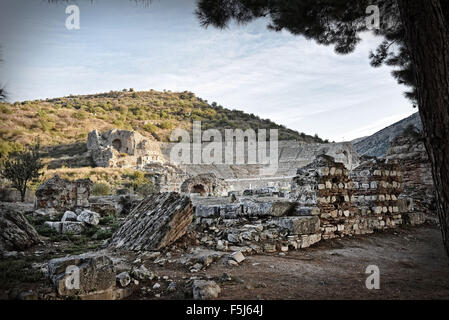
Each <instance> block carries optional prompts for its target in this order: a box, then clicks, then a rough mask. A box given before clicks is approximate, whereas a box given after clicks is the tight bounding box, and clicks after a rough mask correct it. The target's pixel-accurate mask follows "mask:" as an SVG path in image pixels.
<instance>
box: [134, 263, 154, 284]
mask: <svg viewBox="0 0 449 320" xmlns="http://www.w3.org/2000/svg"><path fill="white" fill-rule="evenodd" d="M131 275H132V276H133V277H134V278H136V279H139V280H153V279H154V277H155V275H154V273H153V272H151V271H150V270H148V269H147V267H145V266H144V265H143V264H142V265H141V266H140V267H139V268H133V269H132V270H131Z"/></svg>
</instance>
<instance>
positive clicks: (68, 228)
mask: <svg viewBox="0 0 449 320" xmlns="http://www.w3.org/2000/svg"><path fill="white" fill-rule="evenodd" d="M61 224H62V229H61V233H63V234H68V233H69V234H80V233H81V232H83V230H84V223H82V222H75V221H65V222H61Z"/></svg>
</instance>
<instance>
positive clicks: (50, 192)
mask: <svg viewBox="0 0 449 320" xmlns="http://www.w3.org/2000/svg"><path fill="white" fill-rule="evenodd" d="M91 189H92V182H91V181H90V179H83V180H76V181H69V180H64V179H61V178H60V177H59V176H58V175H55V176H54V177H53V178H51V179H49V180H47V181H45V182H44V183H42V184H41V185H40V186H39V187H38V188H37V190H36V209H53V210H56V211H57V212H59V213H63V212H64V211H66V210H71V209H74V208H84V207H89V197H90V194H91Z"/></svg>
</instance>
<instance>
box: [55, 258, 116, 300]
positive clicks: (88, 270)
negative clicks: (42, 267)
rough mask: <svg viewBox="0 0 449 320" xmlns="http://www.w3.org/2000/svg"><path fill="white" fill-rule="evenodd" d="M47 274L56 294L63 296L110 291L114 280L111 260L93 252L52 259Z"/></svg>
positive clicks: (81, 295)
mask: <svg viewBox="0 0 449 320" xmlns="http://www.w3.org/2000/svg"><path fill="white" fill-rule="evenodd" d="M48 274H49V278H50V280H51V282H52V283H53V285H54V286H55V288H56V292H57V293H58V295H60V296H64V297H76V296H80V297H84V296H89V295H90V294H99V293H104V292H107V291H112V289H113V288H114V286H115V282H116V279H115V268H114V265H113V263H112V260H111V259H110V258H109V257H107V256H105V255H98V254H95V253H90V254H83V255H78V256H70V257H65V258H57V259H52V260H50V261H49V263H48ZM77 275H79V277H78V276H77ZM78 280H79V281H78Z"/></svg>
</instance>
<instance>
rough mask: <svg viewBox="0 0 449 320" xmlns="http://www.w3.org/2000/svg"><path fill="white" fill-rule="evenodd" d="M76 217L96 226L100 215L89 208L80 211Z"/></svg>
mask: <svg viewBox="0 0 449 320" xmlns="http://www.w3.org/2000/svg"><path fill="white" fill-rule="evenodd" d="M76 219H77V220H78V221H80V222H84V223H86V224H88V225H91V226H96V225H98V223H100V215H99V214H98V213H96V212H93V211H90V210H83V211H81V213H80V214H79V215H78V217H77V218H76Z"/></svg>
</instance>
